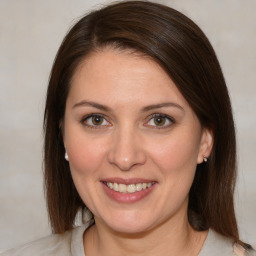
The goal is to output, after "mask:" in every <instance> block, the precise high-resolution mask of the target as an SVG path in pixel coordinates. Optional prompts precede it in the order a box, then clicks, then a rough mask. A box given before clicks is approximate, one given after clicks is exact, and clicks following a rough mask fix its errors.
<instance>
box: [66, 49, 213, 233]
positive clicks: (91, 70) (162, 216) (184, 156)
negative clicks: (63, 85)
mask: <svg viewBox="0 0 256 256" xmlns="http://www.w3.org/2000/svg"><path fill="white" fill-rule="evenodd" d="M64 120H65V121H64V145H65V147H66V151H67V154H68V156H69V164H70V169H71V173H72V177H73V180H74V183H75V186H76V188H77V191H78V193H79V194H80V196H81V198H82V200H83V201H84V203H85V204H86V205H87V207H88V208H89V209H90V210H91V211H92V213H93V214H94V216H95V219H96V221H98V222H99V223H104V224H105V225H107V226H108V227H110V228H111V229H113V230H115V231H118V232H124V233H136V232H142V231H146V230H150V229H153V228H155V227H157V226H158V225H161V224H162V223H165V222H168V221H169V222H170V221H171V220H173V219H174V218H176V217H177V216H178V217H177V218H178V219H179V218H183V217H184V216H186V212H187V203H188V193H189V189H190V187H191V184H192V182H193V178H194V175H195V169H196V165H197V164H198V163H201V162H202V161H203V155H206V156H207V155H208V154H209V145H210V141H211V136H210V133H209V132H208V131H207V130H205V129H203V128H202V127H201V125H200V123H199V121H198V119H197V117H196V116H195V114H194V113H193V111H192V109H191V108H190V106H189V105H188V103H187V102H186V100H185V99H184V97H183V96H182V95H181V93H180V92H179V91H178V89H177V87H176V86H175V84H174V83H173V81H172V80H171V79H170V77H169V76H168V75H167V74H166V73H165V71H164V70H163V69H162V68H161V67H160V66H159V65H158V64H157V63H155V62H154V61H153V60H151V59H150V58H146V57H142V56H139V55H135V54H134V53H133V54H132V53H130V52H128V51H122V52H121V51H118V50H113V49H105V50H102V51H99V52H97V53H94V54H92V55H90V56H89V57H87V58H86V59H85V60H84V62H83V63H81V65H80V66H79V67H78V68H77V70H76V72H75V74H74V77H73V80H72V83H71V89H70V92H69V95H68V98H67V102H66V111H65V119H64Z"/></svg>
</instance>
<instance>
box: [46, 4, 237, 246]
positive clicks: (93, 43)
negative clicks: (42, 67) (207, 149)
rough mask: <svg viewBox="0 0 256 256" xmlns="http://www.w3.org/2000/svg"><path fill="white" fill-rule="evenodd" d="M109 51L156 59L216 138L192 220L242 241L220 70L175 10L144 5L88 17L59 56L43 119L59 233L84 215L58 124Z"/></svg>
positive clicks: (194, 193) (199, 35) (193, 199)
mask: <svg viewBox="0 0 256 256" xmlns="http://www.w3.org/2000/svg"><path fill="white" fill-rule="evenodd" d="M106 46H110V47H114V48H117V49H134V50H135V51H137V52H140V53H143V54H145V55H147V56H150V57H152V58H153V59H154V60H155V61H156V62H157V63H159V65H161V67H162V68H163V69H164V70H165V71H166V72H167V73H168V74H169V76H170V77H171V78H172V80H173V81H174V82H175V84H176V86H177V88H178V89H179V90H180V92H181V93H182V95H183V96H184V97H185V99H186V100H187V101H188V103H189V104H190V106H191V107H192V109H193V110H194V112H195V113H196V115H197V117H198V118H199V120H200V122H201V124H202V126H204V127H207V128H209V129H210V130H211V131H212V132H213V134H214V145H213V149H212V153H211V156H210V158H209V161H208V162H207V163H204V164H200V165H198V166H197V170H196V175H195V179H194V182H193V184H192V187H191V190H190V194H189V210H188V219H189V222H190V224H191V225H192V226H193V227H194V228H195V229H197V230H206V229H208V228H209V227H210V228H212V229H214V230H215V231H217V232H218V233H220V234H222V235H224V236H226V237H230V238H232V239H234V240H235V241H238V240H239V235H238V229H237V222H236V218H235V213H234V204H233V193H234V186H235V180H236V140H235V131H234V123H233V117H232V111H231V104H230V99H229V95H228V91H227V87H226V84H225V81H224V77H223V74H222V71H221V68H220V65H219V62H218V60H217V57H216V55H215V53H214V50H213V48H212V46H211V44H210V43H209V41H208V39H207V38H206V36H205V35H204V33H203V32H202V31H201V30H200V28H199V27H198V26H197V25H196V24H195V23H194V22H193V21H191V20H190V19H189V18H187V17H186V16H184V15H183V14H181V13H180V12H178V11H176V10H174V9H172V8H169V7H167V6H164V5H161V4H157V3H151V2H146V1H125V2H121V3H117V4H113V5H109V6H107V7H105V8H102V9H100V10H97V11H93V12H91V13H89V14H88V15H86V16H84V17H83V18H82V19H80V20H79V21H78V22H77V23H76V24H75V25H74V27H73V28H72V29H71V30H70V31H69V33H68V34H67V36H66V37H65V38H64V41H63V42H62V44H61V46H60V48H59V51H58V53H57V56H56V59H55V62H54V64H53V68H52V71H51V76H50V80H49V87H48V92H47V101H46V107H45V116H44V129H45V152H44V153H45V155H44V160H45V188H46V197H47V204H48V211H49V216H50V221H51V224H52V228H53V231H54V232H55V233H62V232H64V231H66V230H68V229H71V228H72V226H73V221H74V219H75V216H76V214H77V212H78V209H80V208H82V209H86V205H85V204H84V203H83V201H82V200H81V199H80V197H79V195H78V193H77V191H76V188H75V186H74V183H73V181H72V177H71V174H70V169H69V165H68V163H67V162H66V161H65V159H64V152H65V149H64V145H63V141H62V136H61V131H60V123H61V121H62V120H63V117H64V113H65V104H66V99H67V96H68V92H69V87H70V81H71V78H72V76H73V74H74V71H75V70H76V68H77V66H78V65H79V63H80V62H81V61H82V60H83V59H84V58H85V57H86V56H87V55H88V54H89V53H91V52H93V51H96V50H97V49H101V48H103V47H106Z"/></svg>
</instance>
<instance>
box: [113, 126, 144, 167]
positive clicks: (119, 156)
mask: <svg viewBox="0 0 256 256" xmlns="http://www.w3.org/2000/svg"><path fill="white" fill-rule="evenodd" d="M140 138H141V137H140V135H139V134H138V132H136V131H135V129H129V128H124V129H120V130H118V131H115V133H114V134H113V139H112V141H111V143H112V145H111V147H110V150H109V152H108V161H109V163H111V164H112V165H115V166H117V167H118V168H119V169H120V170H122V171H129V170H131V169H132V168H134V167H135V166H140V165H143V164H144V163H145V162H146V153H145V151H144V150H143V143H142V141H141V139H140Z"/></svg>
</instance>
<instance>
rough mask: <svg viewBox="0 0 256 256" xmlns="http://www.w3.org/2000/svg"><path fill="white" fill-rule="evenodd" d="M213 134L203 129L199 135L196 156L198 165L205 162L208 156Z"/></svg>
mask: <svg viewBox="0 0 256 256" xmlns="http://www.w3.org/2000/svg"><path fill="white" fill-rule="evenodd" d="M213 141H214V138H213V132H212V131H211V130H209V129H206V128H203V130H202V135H201V142H200V148H199V152H198V156H197V163H198V164H200V163H202V162H203V161H207V158H208V157H209V156H210V154H211V151H212V146H213Z"/></svg>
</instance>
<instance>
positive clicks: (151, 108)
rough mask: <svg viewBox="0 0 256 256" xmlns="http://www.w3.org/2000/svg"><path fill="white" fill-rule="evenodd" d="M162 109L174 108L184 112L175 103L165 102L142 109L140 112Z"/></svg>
mask: <svg viewBox="0 0 256 256" xmlns="http://www.w3.org/2000/svg"><path fill="white" fill-rule="evenodd" d="M164 107H175V108H178V109H180V110H182V111H183V112H185V110H184V108H183V107H182V106H180V105H179V104H177V103H174V102H165V103H160V104H154V105H149V106H146V107H144V108H143V109H142V112H147V111H150V110H153V109H158V108H164Z"/></svg>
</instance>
